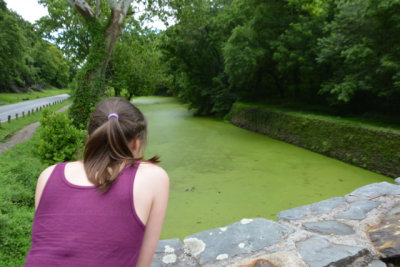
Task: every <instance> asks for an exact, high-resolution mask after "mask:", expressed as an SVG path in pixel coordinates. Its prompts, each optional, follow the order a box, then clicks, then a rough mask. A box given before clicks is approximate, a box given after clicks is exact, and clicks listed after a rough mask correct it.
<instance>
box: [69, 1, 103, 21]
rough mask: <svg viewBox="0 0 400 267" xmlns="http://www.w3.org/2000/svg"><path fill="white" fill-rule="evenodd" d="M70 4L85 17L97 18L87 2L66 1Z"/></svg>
mask: <svg viewBox="0 0 400 267" xmlns="http://www.w3.org/2000/svg"><path fill="white" fill-rule="evenodd" d="M65 1H66V2H67V3H68V4H70V5H71V6H73V7H74V8H75V9H76V10H77V11H78V12H79V13H80V14H81V15H82V16H83V17H86V18H92V17H95V15H96V14H95V13H94V11H93V9H92V8H91V7H90V5H89V4H88V3H87V2H86V1H85V0H65Z"/></svg>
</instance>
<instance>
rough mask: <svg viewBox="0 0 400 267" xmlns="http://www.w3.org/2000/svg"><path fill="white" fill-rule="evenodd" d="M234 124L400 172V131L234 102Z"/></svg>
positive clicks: (388, 171)
mask: <svg viewBox="0 0 400 267" xmlns="http://www.w3.org/2000/svg"><path fill="white" fill-rule="evenodd" d="M231 122H232V124H234V125H236V126H238V127H242V128H245V129H248V130H251V131H255V132H258V133H262V134H265V135H267V136H269V137H271V138H275V139H278V140H281V141H284V142H287V143H290V144H293V145H296V146H300V147H304V148H306V149H308V150H311V151H314V152H317V153H321V154H324V155H326V156H328V157H332V158H336V159H339V160H342V161H344V162H347V163H349V164H353V165H356V166H358V167H361V168H364V169H368V170H371V171H374V172H378V173H382V174H384V175H387V176H390V177H393V178H395V177H398V176H399V175H400V151H399V149H398V148H399V147H400V131H396V130H389V129H387V128H378V127H373V126H366V125H360V124H359V123H355V122H345V121H342V120H340V121H339V120H338V119H337V118H330V117H327V116H325V117H324V118H321V117H319V116H316V115H312V114H299V113H294V112H290V111H280V110H276V109H272V108H271V107H264V106H255V105H254V104H246V103H235V104H234V105H233V107H232V117H231Z"/></svg>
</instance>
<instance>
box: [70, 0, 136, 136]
mask: <svg viewBox="0 0 400 267" xmlns="http://www.w3.org/2000/svg"><path fill="white" fill-rule="evenodd" d="M65 1H67V2H68V3H69V4H70V5H72V6H73V7H74V8H75V9H76V11H77V12H79V13H80V14H81V15H82V16H83V18H84V19H85V21H86V23H87V26H88V31H89V34H90V37H91V44H90V50H89V51H90V52H89V55H88V57H87V61H86V63H85V66H84V67H83V68H82V69H81V70H80V73H79V75H77V77H78V83H77V84H76V88H75V89H74V93H73V97H74V101H73V104H72V106H71V109H70V114H71V115H72V117H73V119H74V124H75V125H76V126H78V127H80V128H83V127H85V125H86V123H87V121H88V118H89V114H90V113H91V110H92V108H93V106H94V105H95V104H96V103H97V101H98V99H99V97H100V96H101V95H103V94H104V91H105V74H106V70H107V66H108V63H109V62H110V59H111V55H112V52H113V50H114V46H115V43H116V41H117V39H118V37H119V36H120V35H121V34H122V29H123V26H124V19H125V17H126V14H127V12H128V9H129V6H130V4H131V3H132V1H133V0H119V1H118V0H108V5H109V7H110V10H111V16H110V19H109V21H108V24H107V25H106V26H102V25H101V22H100V20H99V19H98V17H99V15H100V0H96V12H95V11H93V9H92V8H91V7H90V5H89V4H88V3H87V2H86V1H85V0H65Z"/></svg>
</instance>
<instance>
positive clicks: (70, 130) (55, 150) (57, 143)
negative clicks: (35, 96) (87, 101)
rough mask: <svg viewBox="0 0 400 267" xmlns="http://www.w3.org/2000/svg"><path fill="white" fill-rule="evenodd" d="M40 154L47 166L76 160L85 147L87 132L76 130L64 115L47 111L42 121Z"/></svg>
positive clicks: (44, 112)
mask: <svg viewBox="0 0 400 267" xmlns="http://www.w3.org/2000/svg"><path fill="white" fill-rule="evenodd" d="M40 124H41V129H40V144H39V147H38V154H39V156H40V158H41V160H42V161H43V162H44V163H46V164H54V163H56V162H62V161H68V160H72V159H75V157H76V153H77V151H78V150H80V149H81V148H82V146H83V143H84V139H85V136H86V132H85V131H84V130H79V129H77V128H75V126H74V125H73V124H72V120H71V119H69V118H68V116H67V115H66V114H64V113H51V112H50V111H49V110H47V109H45V110H44V111H43V117H42V119H41V120H40Z"/></svg>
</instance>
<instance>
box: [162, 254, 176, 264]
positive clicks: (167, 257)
mask: <svg viewBox="0 0 400 267" xmlns="http://www.w3.org/2000/svg"><path fill="white" fill-rule="evenodd" d="M162 261H163V262H164V263H166V264H168V263H175V262H176V255H175V254H168V255H165V256H164V257H163V258H162Z"/></svg>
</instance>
